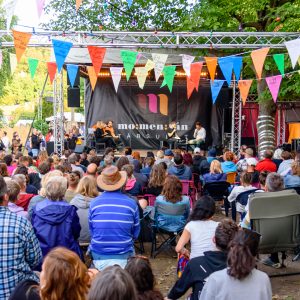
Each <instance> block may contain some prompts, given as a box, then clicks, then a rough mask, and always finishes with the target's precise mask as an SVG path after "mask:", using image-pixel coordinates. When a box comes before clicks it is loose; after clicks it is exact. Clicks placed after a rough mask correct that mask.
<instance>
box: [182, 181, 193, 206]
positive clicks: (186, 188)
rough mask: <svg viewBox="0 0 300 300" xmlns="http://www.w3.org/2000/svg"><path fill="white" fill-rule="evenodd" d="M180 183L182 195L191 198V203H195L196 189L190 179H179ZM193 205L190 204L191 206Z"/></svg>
mask: <svg viewBox="0 0 300 300" xmlns="http://www.w3.org/2000/svg"><path fill="white" fill-rule="evenodd" d="M180 182H181V184H182V195H186V196H189V197H190V198H191V203H192V204H193V203H195V201H196V195H197V190H196V188H195V185H194V181H192V180H180ZM192 206H193V205H191V207H192Z"/></svg>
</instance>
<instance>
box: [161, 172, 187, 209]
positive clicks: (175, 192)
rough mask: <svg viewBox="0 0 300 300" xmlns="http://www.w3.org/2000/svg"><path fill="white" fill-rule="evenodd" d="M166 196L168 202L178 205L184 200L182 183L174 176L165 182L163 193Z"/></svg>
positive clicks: (169, 176) (168, 177)
mask: <svg viewBox="0 0 300 300" xmlns="http://www.w3.org/2000/svg"><path fill="white" fill-rule="evenodd" d="M161 194H162V195H163V196H165V198H166V201H168V202H172V203H177V202H179V201H181V199H182V195H181V194H182V183H181V182H180V180H179V179H178V178H177V177H176V176H174V175H168V176H167V177H166V180H165V184H164V187H163V190H162V192H161Z"/></svg>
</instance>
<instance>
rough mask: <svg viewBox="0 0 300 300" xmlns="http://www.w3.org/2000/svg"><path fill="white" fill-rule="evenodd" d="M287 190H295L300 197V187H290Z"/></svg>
mask: <svg viewBox="0 0 300 300" xmlns="http://www.w3.org/2000/svg"><path fill="white" fill-rule="evenodd" d="M285 189H286V190H295V191H296V192H297V194H298V195H300V186H294V187H288V188H285Z"/></svg>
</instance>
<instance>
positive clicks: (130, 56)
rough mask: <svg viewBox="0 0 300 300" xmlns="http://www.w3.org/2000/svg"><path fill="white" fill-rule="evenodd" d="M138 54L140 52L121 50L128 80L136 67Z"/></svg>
mask: <svg viewBox="0 0 300 300" xmlns="http://www.w3.org/2000/svg"><path fill="white" fill-rule="evenodd" d="M137 55H138V52H134V51H129V50H121V58H122V61H123V65H124V69H125V73H126V79H127V81H128V80H129V78H130V76H131V73H132V70H133V68H134V64H135V62H136V58H137Z"/></svg>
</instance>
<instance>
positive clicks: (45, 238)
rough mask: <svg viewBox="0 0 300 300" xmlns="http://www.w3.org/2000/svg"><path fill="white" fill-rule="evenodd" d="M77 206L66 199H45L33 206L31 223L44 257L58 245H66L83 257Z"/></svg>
mask: <svg viewBox="0 0 300 300" xmlns="http://www.w3.org/2000/svg"><path fill="white" fill-rule="evenodd" d="M76 211H77V208H76V207H75V206H72V205H70V204H69V203H67V202H65V201H51V200H48V199H45V200H44V201H42V202H39V203H37V205H36V206H35V207H34V208H33V211H32V218H31V223H32V226H33V229H34V232H35V234H36V236H37V238H38V240H39V242H40V246H41V249H42V253H43V257H45V255H46V254H47V253H48V252H49V251H50V250H51V249H53V248H55V247H57V246H62V247H66V248H68V249H70V250H72V251H74V252H75V253H77V254H78V256H79V257H80V258H83V256H82V252H81V250H80V247H79V244H78V242H77V239H78V237H79V234H80V230H81V227H80V223H79V218H78V215H77V212H76Z"/></svg>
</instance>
